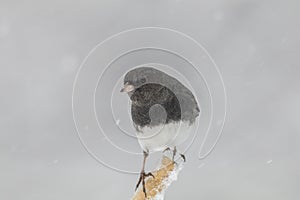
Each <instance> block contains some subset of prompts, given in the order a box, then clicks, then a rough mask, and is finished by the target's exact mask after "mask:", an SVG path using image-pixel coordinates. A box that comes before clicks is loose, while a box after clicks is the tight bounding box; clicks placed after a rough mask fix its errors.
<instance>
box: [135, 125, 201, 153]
mask: <svg viewBox="0 0 300 200" xmlns="http://www.w3.org/2000/svg"><path fill="white" fill-rule="evenodd" d="M140 130H141V132H138V133H137V137H138V141H139V143H140V145H141V147H142V148H143V149H144V150H145V151H149V152H153V151H163V150H165V149H166V148H167V147H170V148H172V147H174V146H177V145H179V144H181V143H183V142H184V141H185V140H186V139H187V138H188V137H189V136H190V135H191V134H193V133H194V131H195V123H193V124H190V123H189V122H182V123H169V124H165V125H161V126H154V127H152V128H150V127H147V126H146V127H143V128H141V129H140Z"/></svg>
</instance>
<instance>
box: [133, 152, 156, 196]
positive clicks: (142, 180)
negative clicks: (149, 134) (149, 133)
mask: <svg viewBox="0 0 300 200" xmlns="http://www.w3.org/2000/svg"><path fill="white" fill-rule="evenodd" d="M143 153H144V160H143V166H142V171H141V173H140V178H139V181H138V183H137V185H136V187H135V190H137V188H138V187H139V185H140V184H141V183H142V184H143V192H144V194H145V197H147V193H146V187H145V178H146V177H148V176H152V177H153V178H154V176H153V174H152V173H151V172H149V173H145V165H146V160H147V157H148V155H149V153H148V152H146V151H143Z"/></svg>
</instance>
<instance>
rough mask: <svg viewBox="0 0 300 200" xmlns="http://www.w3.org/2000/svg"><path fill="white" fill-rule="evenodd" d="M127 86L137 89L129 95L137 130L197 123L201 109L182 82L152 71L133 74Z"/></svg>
mask: <svg viewBox="0 0 300 200" xmlns="http://www.w3.org/2000/svg"><path fill="white" fill-rule="evenodd" d="M124 84H130V85H133V86H134V88H135V90H134V91H131V92H129V93H128V94H129V96H130V98H131V101H132V106H131V114H132V119H133V122H134V123H135V125H136V128H137V129H138V130H139V127H144V126H152V125H157V124H160V123H163V124H168V123H170V122H178V121H179V120H182V121H188V122H189V123H193V122H194V121H195V119H196V118H197V116H198V115H199V112H200V110H199V107H198V104H197V101H196V99H195V97H194V95H193V94H192V92H191V91H190V90H189V89H188V88H187V87H185V86H184V85H183V84H182V83H180V81H178V80H177V79H175V78H174V77H171V76H169V75H168V74H166V73H164V72H162V71H159V70H157V69H155V68H152V67H139V68H136V69H133V70H131V71H129V72H128V73H127V74H126V75H125V78H124Z"/></svg>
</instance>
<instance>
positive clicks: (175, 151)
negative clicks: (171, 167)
mask: <svg viewBox="0 0 300 200" xmlns="http://www.w3.org/2000/svg"><path fill="white" fill-rule="evenodd" d="M176 153H177V148H176V147H174V149H173V156H172V160H173V162H174V159H175V156H176Z"/></svg>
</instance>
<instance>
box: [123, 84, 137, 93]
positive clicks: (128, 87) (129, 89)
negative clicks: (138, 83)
mask: <svg viewBox="0 0 300 200" xmlns="http://www.w3.org/2000/svg"><path fill="white" fill-rule="evenodd" d="M134 89H135V88H134V86H133V85H131V84H129V83H125V84H124V87H123V88H122V89H121V91H120V92H126V93H128V92H132V91H133V90H134Z"/></svg>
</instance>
